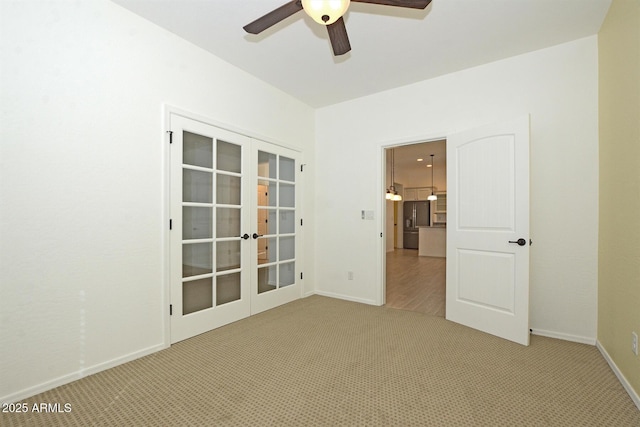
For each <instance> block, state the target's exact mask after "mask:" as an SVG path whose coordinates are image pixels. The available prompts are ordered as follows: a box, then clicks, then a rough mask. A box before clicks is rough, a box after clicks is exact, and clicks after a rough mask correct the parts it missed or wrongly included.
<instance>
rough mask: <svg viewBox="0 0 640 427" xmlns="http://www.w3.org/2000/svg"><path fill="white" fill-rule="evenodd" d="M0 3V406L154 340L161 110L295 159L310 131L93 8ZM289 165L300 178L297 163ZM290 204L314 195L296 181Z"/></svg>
mask: <svg viewBox="0 0 640 427" xmlns="http://www.w3.org/2000/svg"><path fill="white" fill-rule="evenodd" d="M0 3H1V6H0V7H1V8H2V11H1V12H2V13H1V16H2V22H1V25H0V27H1V31H2V34H1V38H0V39H1V41H0V46H1V58H2V65H1V66H2V79H1V86H0V87H1V93H0V95H1V96H0V99H1V100H2V101H1V103H2V106H1V108H2V116H1V120H2V130H1V136H0V200H1V202H0V236H2V237H1V238H0V279H1V280H0V284H1V285H0V286H1V291H0V313H1V316H0V342H1V343H2V345H1V346H0V378H1V380H0V401H7V400H15V399H19V398H21V397H24V396H27V395H31V394H34V393H36V392H38V391H40V390H43V389H47V388H50V387H52V386H55V385H57V384H60V383H64V382H67V381H69V380H72V379H74V378H76V377H80V376H82V375H84V374H86V373H89V372H94V371H96V370H99V369H102V368H104V367H107V366H110V365H111V364H114V363H118V362H121V361H124V360H127V359H130V358H135V357H137V356H140V355H143V354H146V353H149V352H152V351H155V350H157V349H159V348H161V347H162V346H163V345H164V344H165V343H166V342H167V341H166V336H165V335H164V333H165V329H164V327H165V321H166V310H167V307H168V302H167V301H165V300H164V297H165V282H164V280H165V276H164V270H163V269H164V264H163V262H164V260H163V255H164V248H165V240H164V237H165V233H166V231H165V230H166V225H167V223H166V204H165V200H164V198H165V196H166V194H165V187H164V186H165V182H166V181H165V179H166V176H165V168H164V161H165V159H164V152H165V145H164V144H165V142H164V134H163V115H162V111H163V110H162V105H163V103H168V104H170V105H173V106H176V107H179V108H183V109H185V110H189V111H193V112H195V113H198V114H200V115H202V116H205V117H210V118H212V119H214V120H216V121H218V122H221V123H226V124H228V125H230V126H232V127H234V128H236V129H244V130H246V131H247V132H249V133H250V134H251V135H250V136H265V137H267V138H269V139H271V140H274V141H277V142H280V143H282V144H284V145H287V146H289V147H291V148H296V149H300V150H303V149H306V148H308V147H310V146H311V144H312V143H313V138H314V120H315V118H314V112H313V110H312V109H311V108H310V107H308V106H306V105H304V104H301V103H300V102H298V101H296V100H294V99H293V98H291V97H289V96H287V95H285V94H284V93H282V92H280V91H278V90H276V89H274V88H273V87H271V86H268V85H266V84H265V83H263V82H261V81H259V80H257V79H255V78H253V77H250V76H248V75H247V74H246V73H244V72H243V71H241V70H239V69H237V68H234V67H231V66H230V65H228V64H227V63H225V62H223V61H221V60H218V59H217V58H215V57H213V56H212V55H210V54H208V53H206V52H205V51H203V50H201V49H199V48H196V47H195V46H193V45H191V44H189V43H187V42H185V41H183V40H181V39H179V38H177V37H176V36H174V35H172V34H170V33H169V32H167V31H164V30H162V29H160V28H159V27H157V26H155V25H153V24H151V23H149V22H147V21H145V20H143V19H141V18H140V17H138V16H136V15H134V14H132V13H130V12H128V11H126V10H125V9H122V8H121V7H119V6H117V5H115V4H113V3H111V2H108V1H106V0H91V1H77V2H70V1H58V2H40V1H29V2H13V1H2V2H0ZM304 155H305V162H307V163H310V164H313V153H312V151H311V150H309V149H306V152H305V154H304ZM312 170H313V169H311V171H312ZM304 193H305V194H309V193H311V194H312V193H313V180H312V179H311V177H310V178H309V179H308V180H307V186H306V187H305V191H304ZM304 199H305V200H304V203H305V206H303V211H305V212H306V213H307V215H306V216H305V226H307V225H309V226H310V227H313V217H312V212H313V199H312V198H311V197H305V198H304ZM306 237H307V240H306V242H307V244H306V248H305V251H304V252H305V253H306V258H305V260H306V262H307V264H306V269H305V270H304V271H305V282H306V283H305V287H306V291H307V292H312V291H313V286H312V281H313V247H314V246H313V241H312V235H311V233H306ZM307 273H308V274H307Z"/></svg>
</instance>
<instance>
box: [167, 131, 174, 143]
mask: <svg viewBox="0 0 640 427" xmlns="http://www.w3.org/2000/svg"><path fill="white" fill-rule="evenodd" d="M167 133H168V134H169V144H173V131H171V130H168V131H167Z"/></svg>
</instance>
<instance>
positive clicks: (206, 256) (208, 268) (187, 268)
mask: <svg viewBox="0 0 640 427" xmlns="http://www.w3.org/2000/svg"><path fill="white" fill-rule="evenodd" d="M211 249H212V247H211V243H192V244H183V245H182V277H189V276H197V275H199V274H207V273H211V272H212V271H213V266H212V265H211V264H212V261H213V260H212V254H211Z"/></svg>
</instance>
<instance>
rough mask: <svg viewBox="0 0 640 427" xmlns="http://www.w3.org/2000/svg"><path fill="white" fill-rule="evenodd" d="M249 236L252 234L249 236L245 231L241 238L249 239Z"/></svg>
mask: <svg viewBox="0 0 640 427" xmlns="http://www.w3.org/2000/svg"><path fill="white" fill-rule="evenodd" d="M249 237H251V236H249V235H248V234H247V233H244V234H243V235H242V236H240V238H241V239H244V240H247V239H248V238H249Z"/></svg>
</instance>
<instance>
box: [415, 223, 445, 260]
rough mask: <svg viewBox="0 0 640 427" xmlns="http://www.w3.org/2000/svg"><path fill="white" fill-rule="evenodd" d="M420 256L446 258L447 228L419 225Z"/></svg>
mask: <svg viewBox="0 0 640 427" xmlns="http://www.w3.org/2000/svg"><path fill="white" fill-rule="evenodd" d="M418 256H432V257H440V258H445V257H446V256H447V228H446V227H419V235H418Z"/></svg>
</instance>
